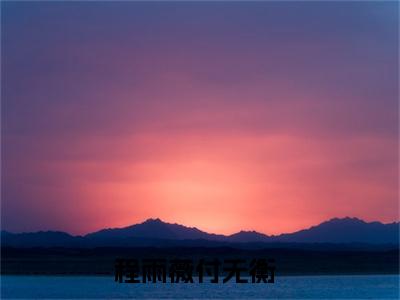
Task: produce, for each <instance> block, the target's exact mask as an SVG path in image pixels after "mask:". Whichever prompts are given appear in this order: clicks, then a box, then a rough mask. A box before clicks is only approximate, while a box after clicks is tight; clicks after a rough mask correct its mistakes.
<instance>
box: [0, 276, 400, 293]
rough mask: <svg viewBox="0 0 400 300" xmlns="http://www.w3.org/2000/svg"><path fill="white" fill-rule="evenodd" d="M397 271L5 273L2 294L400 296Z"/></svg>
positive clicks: (2, 281)
mask: <svg viewBox="0 0 400 300" xmlns="http://www.w3.org/2000/svg"><path fill="white" fill-rule="evenodd" d="M399 279H400V277H399V275H360V276H287V277H277V278H276V282H275V283H273V284H271V283H270V284H262V283H259V284H253V283H247V284H236V283H234V282H228V283H226V284H222V283H219V284H212V283H202V284H199V283H192V284H190V283H188V284H184V283H180V284H170V283H166V284H163V283H156V284H152V283H147V284H143V283H139V284H128V283H121V284H120V283H116V282H114V278H112V277H100V276H97V277H96V276H2V277H1V296H2V298H36V299H37V298H47V299H49V298H50V299H57V298H58V299H60V298H64V299H66V298H86V299H87V298H91V299H100V298H108V299H110V298H192V299H193V298H203V299H204V298H220V299H221V298H224V299H227V298H229V299H237V298H241V299H249V298H258V299H260V298H263V299H275V298H286V299H326V298H329V299H399Z"/></svg>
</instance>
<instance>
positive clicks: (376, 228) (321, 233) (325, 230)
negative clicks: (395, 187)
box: [276, 217, 399, 244]
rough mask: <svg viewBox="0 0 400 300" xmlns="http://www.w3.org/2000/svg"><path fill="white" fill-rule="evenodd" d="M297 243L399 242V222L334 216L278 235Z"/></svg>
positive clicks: (279, 238)
mask: <svg viewBox="0 0 400 300" xmlns="http://www.w3.org/2000/svg"><path fill="white" fill-rule="evenodd" d="M276 239H278V240H279V241H281V242H296V243H370V244H382V243H391V244H398V243H399V223H398V222H397V223H391V224H382V223H380V222H371V223H366V222H364V221H363V220H360V219H357V218H348V217H347V218H343V219H339V218H334V219H331V220H329V221H326V222H323V223H321V224H319V225H317V226H313V227H311V228H309V229H305V230H300V231H297V232H294V233H290V234H282V235H280V236H277V237H276Z"/></svg>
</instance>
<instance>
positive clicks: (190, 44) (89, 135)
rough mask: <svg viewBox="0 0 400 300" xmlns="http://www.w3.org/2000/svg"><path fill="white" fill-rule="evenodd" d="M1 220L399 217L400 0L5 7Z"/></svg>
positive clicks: (97, 224)
mask: <svg viewBox="0 0 400 300" xmlns="http://www.w3.org/2000/svg"><path fill="white" fill-rule="evenodd" d="M1 5H2V24H1V25H2V37H1V38H2V48H1V51H2V56H1V59H2V61H1V63H2V79H1V80H2V82H1V83H2V112H1V117H2V118H1V120H2V121H1V125H2V191H1V193H2V194H1V196H2V199H1V200H2V229H4V230H9V231H15V232H19V231H37V230H62V231H67V232H69V233H72V234H84V233H88V232H91V231H95V230H98V229H101V228H104V227H121V226H127V225H131V224H135V223H138V222H142V221H144V220H145V219H147V218H156V217H159V218H161V219H162V220H164V221H168V222H173V223H175V222H176V223H180V224H184V225H188V226H196V227H198V228H199V229H202V230H205V231H208V232H214V233H224V234H231V233H234V232H236V231H239V230H241V229H243V230H257V231H260V232H263V233H267V234H277V233H282V232H291V231H295V230H299V229H303V228H305V227H309V226H311V225H315V224H317V223H319V222H321V221H324V220H327V219H330V218H332V217H344V216H352V217H359V218H362V219H364V220H367V221H374V220H379V221H382V222H385V223H386V222H393V221H398V220H399V216H398V213H399V211H398V166H399V165H398V157H397V151H398V116H399V115H398V94H397V93H398V50H399V49H398V34H399V32H398V28H397V27H398V21H399V20H398V3H397V2H395V1H394V2H383V3H382V2H341V1H334V2H325V3H323V2H286V1H284V2H280V3H278V2H249V3H245V2H204V3H199V2H186V3H184V2H165V3H161V2H150V3H144V2H114V3H112V2H84V3H83V2H82V3H79V2H71V3H67V2H59V3H57V2H53V3H51V2H41V1H39V2H25V3H21V2H19V3H18V2H7V3H4V2H2V4H1Z"/></svg>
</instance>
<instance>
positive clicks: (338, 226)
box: [1, 217, 399, 248]
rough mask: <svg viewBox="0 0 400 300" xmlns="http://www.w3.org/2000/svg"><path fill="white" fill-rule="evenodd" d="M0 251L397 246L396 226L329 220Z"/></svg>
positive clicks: (29, 243) (35, 243)
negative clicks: (285, 230)
mask: <svg viewBox="0 0 400 300" xmlns="http://www.w3.org/2000/svg"><path fill="white" fill-rule="evenodd" d="M1 242H2V246H11V247H138V246H157V247H169V246H190V247H216V246H218V247H219V246H231V247H248V248H252V247H254V248H260V247H268V246H271V245H275V246H276V245H281V244H285V245H287V244H289V243H290V244H303V245H304V244H311V243H329V244H350V243H355V244H371V245H379V244H391V245H396V246H398V245H399V223H398V222H397V223H391V224H382V223H380V222H370V223H367V222H364V221H362V220H360V219H357V218H348V217H347V218H342V219H338V218H334V219H331V220H329V221H326V222H323V223H321V224H319V225H317V226H313V227H311V228H308V229H304V230H300V231H297V232H293V233H289V234H281V235H277V236H268V235H265V234H262V233H258V232H256V231H240V232H238V233H235V234H232V235H229V236H226V235H218V234H210V233H207V232H204V231H201V230H199V229H197V228H195V227H186V226H183V225H179V224H171V223H166V222H163V221H161V220H160V219H148V220H146V221H145V222H143V223H140V224H136V225H132V226H128V227H124V228H109V229H103V230H100V231H97V232H93V233H90V234H87V235H85V236H72V235H69V234H67V233H64V232H57V231H46V232H43V231H40V232H35V233H9V232H6V231H2V232H1Z"/></svg>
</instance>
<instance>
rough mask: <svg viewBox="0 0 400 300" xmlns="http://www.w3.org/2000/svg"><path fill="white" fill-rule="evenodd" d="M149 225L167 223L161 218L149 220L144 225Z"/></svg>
mask: <svg viewBox="0 0 400 300" xmlns="http://www.w3.org/2000/svg"><path fill="white" fill-rule="evenodd" d="M149 223H158V224H160V223H163V224H165V222H163V221H162V220H161V219H160V218H149V219H147V220H146V221H144V222H143V223H142V224H149Z"/></svg>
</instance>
